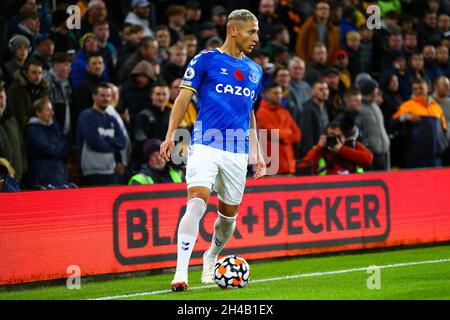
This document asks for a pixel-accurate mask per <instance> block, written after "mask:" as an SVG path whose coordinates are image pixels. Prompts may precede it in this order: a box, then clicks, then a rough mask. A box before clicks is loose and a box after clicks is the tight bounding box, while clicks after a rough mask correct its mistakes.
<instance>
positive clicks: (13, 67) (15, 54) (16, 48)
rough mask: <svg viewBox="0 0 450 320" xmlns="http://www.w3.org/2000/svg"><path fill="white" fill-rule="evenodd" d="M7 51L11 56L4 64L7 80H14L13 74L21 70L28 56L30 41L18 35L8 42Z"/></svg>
mask: <svg viewBox="0 0 450 320" xmlns="http://www.w3.org/2000/svg"><path fill="white" fill-rule="evenodd" d="M8 47H9V51H10V52H11V54H12V57H11V59H9V61H8V62H7V63H6V64H5V68H6V71H7V76H8V79H11V80H12V79H13V78H14V73H16V71H17V70H19V69H20V68H22V67H23V66H24V64H25V61H26V60H27V58H28V56H29V54H30V49H31V48H30V41H29V40H28V39H27V38H26V37H25V36H22V35H20V34H17V35H15V36H13V37H11V39H10V40H9V43H8Z"/></svg>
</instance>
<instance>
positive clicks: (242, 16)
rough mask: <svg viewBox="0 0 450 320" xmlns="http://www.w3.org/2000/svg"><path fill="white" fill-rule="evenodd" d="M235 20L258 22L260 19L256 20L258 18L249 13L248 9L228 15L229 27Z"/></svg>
mask: <svg viewBox="0 0 450 320" xmlns="http://www.w3.org/2000/svg"><path fill="white" fill-rule="evenodd" d="M233 20H239V21H258V18H256V16H255V15H254V14H253V13H251V12H250V11H248V10H247V9H237V10H234V11H232V12H231V13H230V14H229V15H228V22H227V26H228V24H229V23H230V22H231V21H233Z"/></svg>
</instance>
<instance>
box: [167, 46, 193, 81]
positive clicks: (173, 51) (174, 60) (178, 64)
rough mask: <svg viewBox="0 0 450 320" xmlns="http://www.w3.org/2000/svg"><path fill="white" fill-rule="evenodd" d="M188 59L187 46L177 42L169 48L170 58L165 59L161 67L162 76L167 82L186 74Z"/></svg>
mask: <svg viewBox="0 0 450 320" xmlns="http://www.w3.org/2000/svg"><path fill="white" fill-rule="evenodd" d="M186 59H187V51H186V47H185V46H184V45H182V44H175V45H173V46H171V47H170V48H169V59H168V60H166V61H164V63H163V66H162V67H161V77H162V79H163V80H164V81H165V82H166V83H171V82H172V81H173V80H174V79H176V78H182V77H183V75H184V70H185V65H186Z"/></svg>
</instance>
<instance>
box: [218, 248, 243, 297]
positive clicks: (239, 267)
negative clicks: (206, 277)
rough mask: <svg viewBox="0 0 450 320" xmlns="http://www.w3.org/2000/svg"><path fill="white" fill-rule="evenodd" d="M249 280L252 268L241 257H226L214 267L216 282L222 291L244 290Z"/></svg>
mask: <svg viewBox="0 0 450 320" xmlns="http://www.w3.org/2000/svg"><path fill="white" fill-rule="evenodd" d="M249 280H250V266H249V265H248V263H247V261H245V259H244V258H242V257H240V256H236V255H231V256H226V257H224V258H222V259H220V260H219V261H217V262H216V264H215V266H214V282H215V283H216V284H217V285H218V286H219V287H221V288H222V289H238V288H243V287H245V286H246V285H247V284H248V281H249Z"/></svg>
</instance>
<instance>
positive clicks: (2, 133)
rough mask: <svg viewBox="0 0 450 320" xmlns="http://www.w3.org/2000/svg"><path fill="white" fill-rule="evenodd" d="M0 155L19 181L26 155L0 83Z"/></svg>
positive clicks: (20, 131)
mask: <svg viewBox="0 0 450 320" xmlns="http://www.w3.org/2000/svg"><path fill="white" fill-rule="evenodd" d="M0 157H3V158H6V159H7V160H8V161H9V162H10V164H11V165H12V166H13V168H14V169H15V172H16V175H15V177H16V178H17V180H18V181H19V182H21V181H22V178H23V176H24V175H25V172H26V170H27V157H26V150H25V144H24V142H23V135H22V129H21V128H20V126H19V123H18V122H17V120H16V118H15V117H14V116H13V115H12V113H11V110H10V108H9V106H8V105H7V96H6V91H5V87H4V86H3V84H2V83H0Z"/></svg>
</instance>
